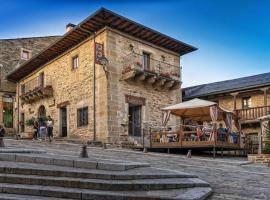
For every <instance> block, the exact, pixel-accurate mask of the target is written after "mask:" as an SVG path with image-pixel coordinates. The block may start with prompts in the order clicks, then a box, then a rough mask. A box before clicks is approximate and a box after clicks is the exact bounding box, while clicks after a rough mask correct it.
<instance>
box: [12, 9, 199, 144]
mask: <svg viewBox="0 0 270 200" xmlns="http://www.w3.org/2000/svg"><path fill="white" fill-rule="evenodd" d="M194 50H196V48H194V47H192V46H190V45H188V44H185V43H183V42H181V41H178V40H176V39H173V38H171V37H169V36H166V35H164V34H162V33H159V32H157V31H154V30H152V29H150V28H147V27H145V26H143V25H141V24H138V23H136V22H133V21H131V20H129V19H127V18H125V17H122V16H119V15H118V14H116V13H113V12H111V11H109V10H106V9H103V8H102V9H100V10H98V11H97V12H95V13H94V14H93V15H91V16H90V17H88V18H87V19H85V20H84V21H82V22H81V23H80V24H78V25H77V26H75V27H73V29H71V30H70V31H69V32H67V33H66V34H65V35H64V36H63V37H62V38H61V39H59V40H57V42H56V43H55V44H54V45H52V46H50V47H49V48H47V49H45V50H43V51H42V52H41V53H40V54H38V55H37V56H36V57H34V58H32V59H30V60H29V61H28V62H26V63H24V64H22V65H21V66H20V67H19V68H17V69H16V70H15V71H14V72H13V73H12V74H10V75H9V76H8V79H9V80H12V81H16V82H17V106H18V109H17V112H18V116H19V119H18V120H19V122H20V123H19V124H20V126H19V127H18V131H19V132H31V131H32V130H31V127H28V126H25V121H26V120H28V119H30V118H32V117H35V119H36V118H39V117H42V116H47V115H51V116H52V118H53V119H54V122H55V123H54V135H55V136H58V137H67V138H79V139H84V140H98V141H103V142H105V141H106V142H112V143H116V142H119V140H120V138H121V137H122V136H123V137H129V136H130V138H133V137H136V136H141V135H142V132H143V129H144V128H145V127H146V126H151V127H154V126H161V121H162V120H161V110H160V109H161V108H162V107H164V106H167V105H170V104H173V103H176V102H180V101H181V95H180V94H181V92H180V89H181V73H180V72H181V71H180V57H181V56H182V55H184V54H187V53H189V52H192V51H194ZM106 61H108V62H106ZM170 124H171V126H172V127H175V126H176V125H177V124H178V121H177V119H174V118H172V119H171V121H170Z"/></svg>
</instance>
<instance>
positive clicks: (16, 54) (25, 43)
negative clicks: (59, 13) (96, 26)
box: [0, 36, 59, 132]
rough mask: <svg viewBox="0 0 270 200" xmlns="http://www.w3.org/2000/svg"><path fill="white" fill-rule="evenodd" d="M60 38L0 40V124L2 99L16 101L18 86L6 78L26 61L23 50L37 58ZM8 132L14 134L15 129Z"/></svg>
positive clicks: (1, 121)
mask: <svg viewBox="0 0 270 200" xmlns="http://www.w3.org/2000/svg"><path fill="white" fill-rule="evenodd" d="M58 38H59V36H48V37H32V38H16V39H0V123H3V102H2V97H3V96H10V97H12V98H13V99H14V100H15V92H16V84H15V83H13V82H10V81H8V80H7V79H6V76H7V75H8V74H9V73H11V72H12V71H13V70H15V69H16V68H17V67H19V65H20V64H22V63H23V62H25V61H26V60H24V59H22V58H21V51H22V49H25V50H29V51H30V54H31V56H35V55H36V54H38V53H39V52H40V51H41V50H43V49H44V48H45V47H47V46H48V45H50V44H51V43H53V42H54V41H56V40H57V39H58ZM14 117H15V116H14ZM14 117H13V118H14ZM7 131H8V132H14V130H13V129H7Z"/></svg>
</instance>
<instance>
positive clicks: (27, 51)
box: [21, 48, 32, 60]
mask: <svg viewBox="0 0 270 200" xmlns="http://www.w3.org/2000/svg"><path fill="white" fill-rule="evenodd" d="M24 53H27V55H28V57H27V58H26V57H24V56H23V55H24ZM31 56H32V51H31V50H28V49H25V48H21V59H22V60H29V59H30V58H31Z"/></svg>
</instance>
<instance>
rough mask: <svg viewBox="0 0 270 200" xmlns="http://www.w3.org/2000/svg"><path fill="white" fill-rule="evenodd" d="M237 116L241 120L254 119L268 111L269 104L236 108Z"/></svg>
mask: <svg viewBox="0 0 270 200" xmlns="http://www.w3.org/2000/svg"><path fill="white" fill-rule="evenodd" d="M236 113H237V116H238V117H239V118H240V119H241V120H242V121H245V120H256V119H258V118H260V117H262V116H265V115H267V114H269V113H270V105H268V106H260V107H252V108H243V109H238V110H236Z"/></svg>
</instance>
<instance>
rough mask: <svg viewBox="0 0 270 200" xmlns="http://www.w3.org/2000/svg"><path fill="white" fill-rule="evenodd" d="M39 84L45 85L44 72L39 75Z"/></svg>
mask: <svg viewBox="0 0 270 200" xmlns="http://www.w3.org/2000/svg"><path fill="white" fill-rule="evenodd" d="M38 86H39V87H44V73H43V72H42V73H40V75H39V77H38Z"/></svg>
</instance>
